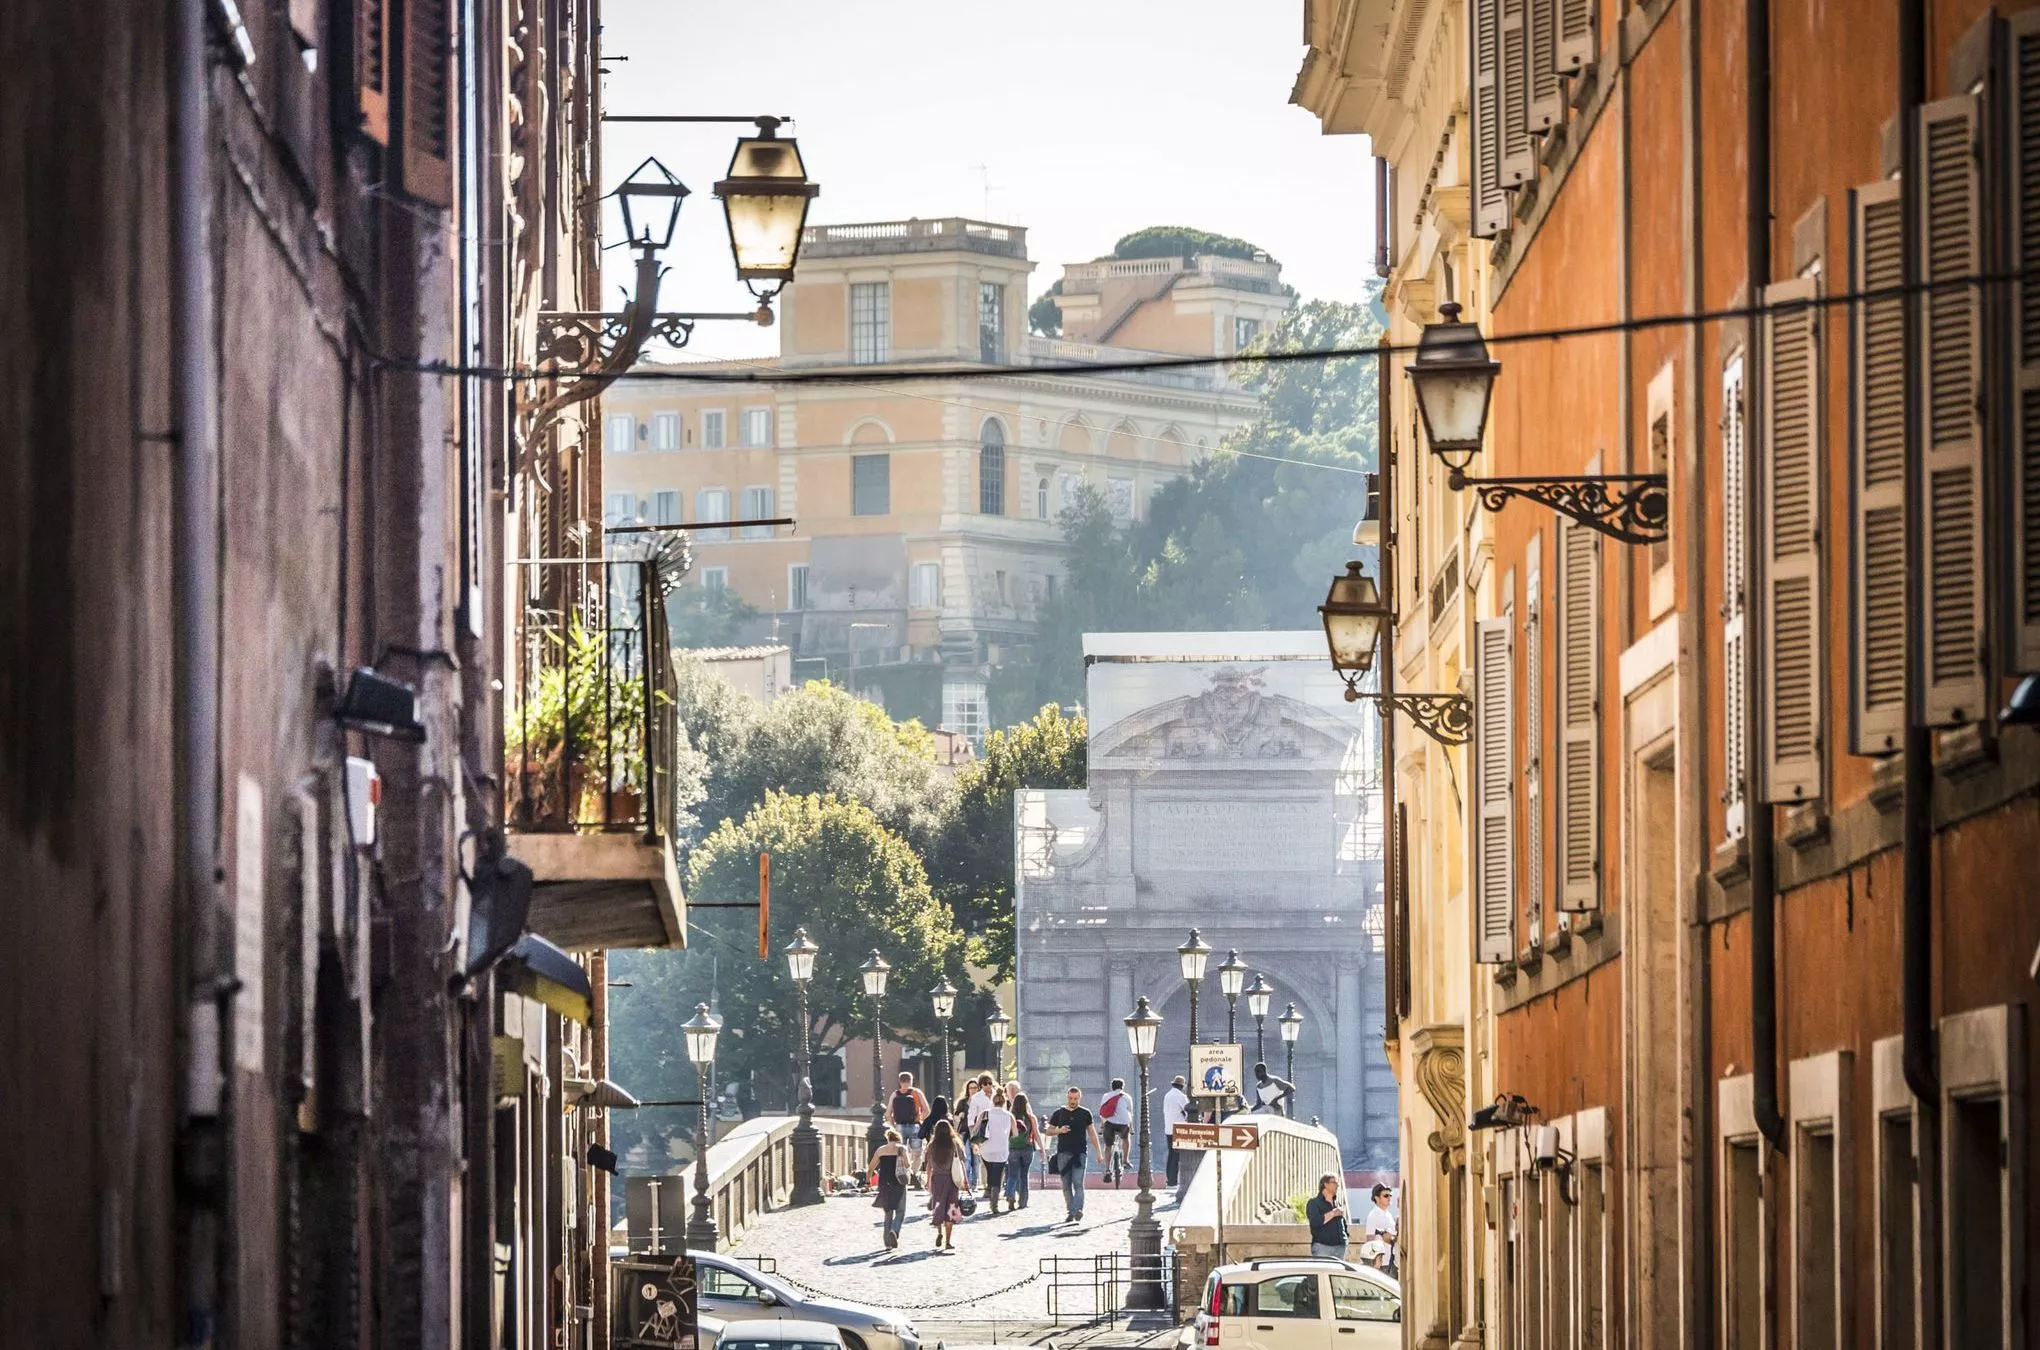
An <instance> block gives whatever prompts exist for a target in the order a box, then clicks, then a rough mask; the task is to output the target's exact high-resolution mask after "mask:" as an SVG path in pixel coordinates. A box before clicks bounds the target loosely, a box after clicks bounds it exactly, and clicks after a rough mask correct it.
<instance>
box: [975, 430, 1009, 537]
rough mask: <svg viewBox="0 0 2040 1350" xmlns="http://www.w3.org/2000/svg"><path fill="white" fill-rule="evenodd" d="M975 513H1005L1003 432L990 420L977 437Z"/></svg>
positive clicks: (1004, 448)
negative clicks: (976, 511) (976, 506)
mask: <svg viewBox="0 0 2040 1350" xmlns="http://www.w3.org/2000/svg"><path fill="white" fill-rule="evenodd" d="M978 512H979V514H981V515H987V516H1003V515H1005V514H1006V432H1005V429H1004V428H1003V427H1001V426H1000V425H999V424H998V423H997V422H994V421H991V420H989V419H987V420H986V422H985V429H984V430H983V431H982V432H980V433H979V435H978Z"/></svg>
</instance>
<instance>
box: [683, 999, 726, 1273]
mask: <svg viewBox="0 0 2040 1350" xmlns="http://www.w3.org/2000/svg"><path fill="white" fill-rule="evenodd" d="M680 1030H681V1033H682V1034H683V1035H685V1036H686V1038H687V1058H688V1061H689V1062H690V1063H692V1064H693V1065H694V1081H695V1085H696V1087H697V1088H698V1091H697V1092H696V1093H695V1095H696V1096H697V1097H699V1098H700V1103H699V1107H700V1111H701V1116H700V1119H699V1121H698V1123H697V1124H696V1125H695V1129H694V1217H692V1218H690V1219H689V1220H688V1221H687V1247H688V1250H689V1251H697V1252H712V1251H714V1250H715V1244H716V1232H715V1210H714V1207H713V1206H712V1205H710V1203H709V1199H708V1075H709V1071H710V1070H711V1069H713V1068H714V1067H715V1038H716V1037H717V1036H718V1035H719V1034H720V1033H721V1032H722V1019H721V1018H720V1017H717V1016H716V1015H715V1014H714V1013H712V1012H710V1011H709V1010H708V1005H707V1004H706V1003H697V1004H695V1005H694V1016H693V1017H691V1018H689V1019H688V1020H687V1021H685V1022H683V1023H681V1024H680Z"/></svg>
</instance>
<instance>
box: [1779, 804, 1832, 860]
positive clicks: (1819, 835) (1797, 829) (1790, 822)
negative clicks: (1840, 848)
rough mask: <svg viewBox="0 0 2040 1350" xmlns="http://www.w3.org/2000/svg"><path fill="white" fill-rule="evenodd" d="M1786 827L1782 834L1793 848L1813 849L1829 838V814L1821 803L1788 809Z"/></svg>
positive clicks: (1786, 811)
mask: <svg viewBox="0 0 2040 1350" xmlns="http://www.w3.org/2000/svg"><path fill="white" fill-rule="evenodd" d="M1784 825H1785V828H1784V829H1783V830H1782V831H1780V834H1781V835H1782V836H1783V838H1784V840H1785V842H1786V843H1787V844H1789V845H1791V846H1792V847H1793V848H1799V849H1804V848H1811V847H1812V846H1813V845H1815V844H1818V843H1820V842H1821V841H1822V840H1824V839H1826V838H1827V837H1828V814H1827V811H1826V810H1825V809H1823V808H1822V806H1821V804H1820V803H1819V802H1807V803H1806V804H1805V805H1803V806H1788V807H1786V808H1785V821H1784Z"/></svg>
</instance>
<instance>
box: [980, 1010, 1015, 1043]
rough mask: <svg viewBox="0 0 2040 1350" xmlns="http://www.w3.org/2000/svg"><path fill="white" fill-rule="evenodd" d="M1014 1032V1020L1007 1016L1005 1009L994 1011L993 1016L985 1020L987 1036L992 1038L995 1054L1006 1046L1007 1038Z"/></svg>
mask: <svg viewBox="0 0 2040 1350" xmlns="http://www.w3.org/2000/svg"><path fill="white" fill-rule="evenodd" d="M1012 1032H1013V1019H1012V1018H1010V1017H1008V1016H1006V1010H1005V1009H1004V1008H995V1009H993V1010H992V1014H991V1016H989V1017H987V1018H985V1034H986V1035H987V1036H990V1037H991V1038H992V1053H993V1054H998V1053H999V1051H1000V1049H1001V1047H1003V1046H1004V1045H1005V1044H1006V1037H1008V1036H1009V1035H1011V1034H1012Z"/></svg>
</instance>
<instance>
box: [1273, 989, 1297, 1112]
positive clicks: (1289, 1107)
mask: <svg viewBox="0 0 2040 1350" xmlns="http://www.w3.org/2000/svg"><path fill="white" fill-rule="evenodd" d="M1275 1025H1276V1026H1278V1027H1280V1028H1281V1029H1282V1046H1283V1049H1285V1050H1287V1051H1288V1052H1289V1063H1288V1068H1289V1072H1288V1073H1285V1074H1283V1075H1282V1076H1283V1077H1284V1078H1287V1079H1288V1080H1289V1081H1290V1082H1292V1083H1294V1082H1295V1081H1296V1038H1297V1037H1298V1036H1301V1035H1302V1034H1303V1014H1302V1013H1300V1012H1298V1011H1297V1010H1296V1005H1295V1004H1294V1003H1292V1004H1290V1005H1289V1006H1288V1007H1287V1008H1284V1009H1283V1010H1282V1016H1280V1017H1278V1018H1276V1019H1275ZM1295 1103H1296V1094H1295V1093H1294V1092H1291V1093H1289V1094H1288V1095H1287V1096H1285V1097H1284V1098H1283V1099H1282V1114H1283V1115H1285V1116H1293V1115H1295V1114H1296V1105H1295Z"/></svg>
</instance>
